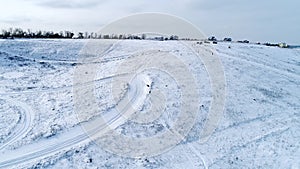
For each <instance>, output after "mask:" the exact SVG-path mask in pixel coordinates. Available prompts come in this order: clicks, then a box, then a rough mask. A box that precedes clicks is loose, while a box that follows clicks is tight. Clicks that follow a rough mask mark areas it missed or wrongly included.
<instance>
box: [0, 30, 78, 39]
mask: <svg viewBox="0 0 300 169" xmlns="http://www.w3.org/2000/svg"><path fill="white" fill-rule="evenodd" d="M73 36H74V33H72V32H70V31H60V32H59V33H56V32H53V31H41V30H39V31H35V32H33V31H31V30H30V29H27V30H23V29H21V28H14V29H13V28H9V29H7V30H4V29H3V30H2V31H1V34H0V38H3V39H6V38H72V37H73Z"/></svg>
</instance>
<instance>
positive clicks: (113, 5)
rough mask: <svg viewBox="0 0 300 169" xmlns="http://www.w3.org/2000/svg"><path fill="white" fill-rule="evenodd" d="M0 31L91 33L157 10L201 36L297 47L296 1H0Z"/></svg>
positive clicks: (299, 37) (299, 31)
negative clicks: (187, 24)
mask: <svg viewBox="0 0 300 169" xmlns="http://www.w3.org/2000/svg"><path fill="white" fill-rule="evenodd" d="M0 4H1V10H0V28H9V27H21V28H23V29H27V28H30V29H33V30H38V29H42V30H54V31H60V30H72V31H97V30H99V29H100V28H101V27H103V26H104V25H105V24H108V23H110V22H112V21H114V20H116V19H119V18H121V17H124V16H127V15H132V14H135V13H140V12H160V13H167V14H172V15H175V16H179V17H181V18H184V19H186V20H187V21H189V22H191V23H193V24H194V25H196V26H197V27H198V28H199V29H200V30H202V32H204V33H205V34H206V35H207V36H209V35H215V36H217V37H218V38H223V37H226V36H230V37H232V38H234V39H249V40H251V41H254V42H255V41H262V42H265V41H269V42H288V43H290V44H300V10H299V7H300V1H299V0H251V1H250V0H151V1H150V0H9V1H8V0H0Z"/></svg>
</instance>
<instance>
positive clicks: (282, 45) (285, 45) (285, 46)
mask: <svg viewBox="0 0 300 169" xmlns="http://www.w3.org/2000/svg"><path fill="white" fill-rule="evenodd" d="M278 46H279V47H280V48H288V47H289V45H288V44H286V43H279V44H278Z"/></svg>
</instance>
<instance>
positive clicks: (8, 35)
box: [0, 28, 179, 41]
mask: <svg viewBox="0 0 300 169" xmlns="http://www.w3.org/2000/svg"><path fill="white" fill-rule="evenodd" d="M0 38H2V39H14V38H51V39H140V40H143V39H150V40H160V41H164V40H178V39H179V38H178V36H176V35H172V36H170V37H162V36H157V37H152V38H150V37H149V38H147V37H146V34H141V35H130V34H127V35H125V34H123V35H119V34H104V35H102V34H97V33H95V32H91V33H89V32H78V33H74V32H71V31H60V32H53V31H41V30H38V31H32V30H30V29H27V30H23V29H21V28H9V29H7V30H5V29H3V30H2V31H1V32H0Z"/></svg>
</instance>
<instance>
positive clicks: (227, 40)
mask: <svg viewBox="0 0 300 169" xmlns="http://www.w3.org/2000/svg"><path fill="white" fill-rule="evenodd" d="M223 41H225V42H231V41H232V39H231V38H224V40H223Z"/></svg>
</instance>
